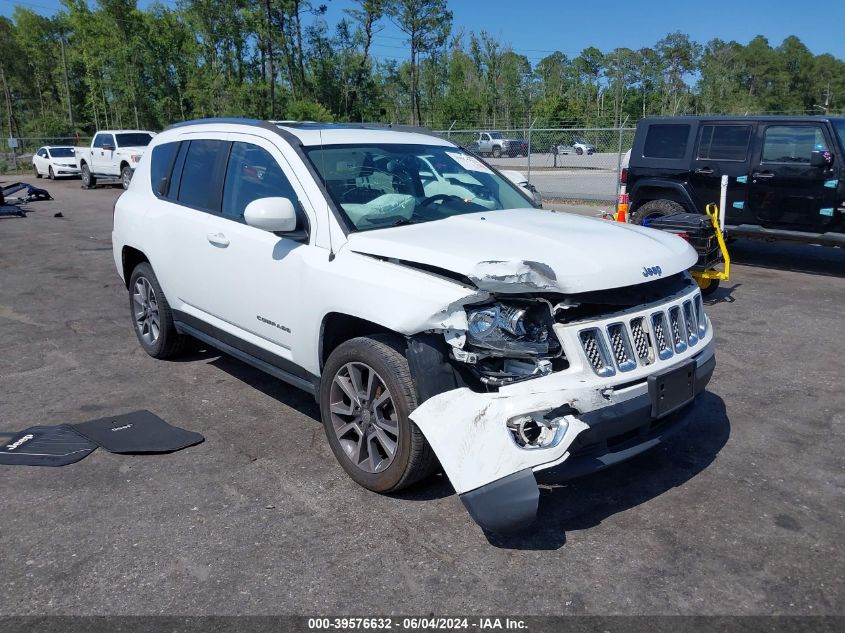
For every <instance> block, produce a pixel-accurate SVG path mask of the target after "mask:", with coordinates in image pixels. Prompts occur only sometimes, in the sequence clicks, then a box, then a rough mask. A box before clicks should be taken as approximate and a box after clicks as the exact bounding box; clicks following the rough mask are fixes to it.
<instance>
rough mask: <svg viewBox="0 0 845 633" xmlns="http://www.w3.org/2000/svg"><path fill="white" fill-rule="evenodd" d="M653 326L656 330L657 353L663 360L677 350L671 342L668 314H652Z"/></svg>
mask: <svg viewBox="0 0 845 633" xmlns="http://www.w3.org/2000/svg"><path fill="white" fill-rule="evenodd" d="M651 327H652V331H653V332H654V339H655V340H656V341H657V355H658V356H659V357H660V358H661V359H662V360H666V359H667V358H670V357H671V356H672V355H673V354H674V353H675V352H674V351H673V350H672V345H671V344H670V343H669V328H668V326H667V324H666V315H665V314H663V313H662V312H658V313H657V314H654V315H652V317H651Z"/></svg>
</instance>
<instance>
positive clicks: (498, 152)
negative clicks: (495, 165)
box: [493, 145, 502, 158]
mask: <svg viewBox="0 0 845 633" xmlns="http://www.w3.org/2000/svg"><path fill="white" fill-rule="evenodd" d="M501 156H502V148H501V147H499V146H498V145H497V146H495V147H494V148H493V158H500V157H501Z"/></svg>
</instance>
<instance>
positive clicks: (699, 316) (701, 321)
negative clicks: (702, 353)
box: [695, 295, 707, 338]
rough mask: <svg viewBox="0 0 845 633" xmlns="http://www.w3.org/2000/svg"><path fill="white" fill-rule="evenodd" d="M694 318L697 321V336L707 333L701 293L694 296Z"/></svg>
mask: <svg viewBox="0 0 845 633" xmlns="http://www.w3.org/2000/svg"><path fill="white" fill-rule="evenodd" d="M695 320H696V322H697V323H698V338H701V337H702V336H704V335H705V334H707V317H706V316H704V302H703V301H702V299H701V295H697V296H696V297H695Z"/></svg>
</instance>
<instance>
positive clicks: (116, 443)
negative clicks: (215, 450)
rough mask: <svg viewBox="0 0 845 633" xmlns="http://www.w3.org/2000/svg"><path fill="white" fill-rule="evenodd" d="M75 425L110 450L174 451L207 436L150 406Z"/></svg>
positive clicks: (198, 441)
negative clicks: (168, 419)
mask: <svg viewBox="0 0 845 633" xmlns="http://www.w3.org/2000/svg"><path fill="white" fill-rule="evenodd" d="M72 426H73V428H74V430H76V431H77V432H78V433H80V434H81V435H83V436H85V437H86V438H88V439H89V440H91V441H92V442H94V443H95V444H97V445H98V446H101V447H103V448H104V449H106V450H107V451H109V452H110V453H136V454H137V453H171V452H173V451H178V450H180V449H182V448H186V447H188V446H193V445H194V444H199V443H200V442H202V441H203V440H205V438H204V437H203V436H202V435H200V434H199V433H194V432H193V431H186V430H185V429H180V428H178V427H175V426H171V425H170V424H168V423H167V422H165V421H164V420H162V419H161V418H160V417H158V416H157V415H155V414H154V413H151V412H149V411H146V410H142V411H133V412H132V413H125V414H123V415H113V416H109V417H107V418H99V419H97V420H90V421H88V422H80V423H79V424H74V425H72Z"/></svg>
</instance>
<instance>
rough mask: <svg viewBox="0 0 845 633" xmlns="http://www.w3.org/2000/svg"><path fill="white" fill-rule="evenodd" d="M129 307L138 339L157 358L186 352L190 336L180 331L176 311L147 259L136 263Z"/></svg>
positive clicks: (131, 279) (170, 356)
mask: <svg viewBox="0 0 845 633" xmlns="http://www.w3.org/2000/svg"><path fill="white" fill-rule="evenodd" d="M129 310H130V313H131V315H132V324H133V325H134V328H135V335H136V336H137V337H138V342H139V343H140V344H141V347H142V348H143V349H144V351H145V352H147V354H149V355H150V356H152V357H153V358H159V359H166V358H173V357H175V356H178V355H179V354H181V353H182V352H184V351H185V350H186V349H187V347H188V345H189V343H190V338H189V337H187V336H184V335H182V334H179V332H177V331H176V326H175V325H174V324H173V313H172V312H171V310H170V304H169V303H168V302H167V298H166V297H165V296H164V291H163V290H162V289H161V286H160V285H159V283H158V279H157V278H156V276H155V273H154V272H153V267H152V266H150V265H149V263H147V262H142V263H140V264H138V265H137V266H135V270H133V271H132V275H131V276H130V277H129Z"/></svg>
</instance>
